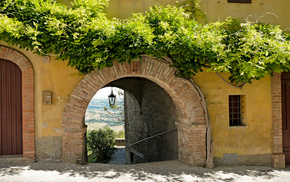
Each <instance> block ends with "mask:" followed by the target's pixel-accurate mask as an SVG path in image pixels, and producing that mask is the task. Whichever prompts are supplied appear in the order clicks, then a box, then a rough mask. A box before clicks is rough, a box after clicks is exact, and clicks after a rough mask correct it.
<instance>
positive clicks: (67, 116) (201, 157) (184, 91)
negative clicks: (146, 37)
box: [62, 56, 206, 165]
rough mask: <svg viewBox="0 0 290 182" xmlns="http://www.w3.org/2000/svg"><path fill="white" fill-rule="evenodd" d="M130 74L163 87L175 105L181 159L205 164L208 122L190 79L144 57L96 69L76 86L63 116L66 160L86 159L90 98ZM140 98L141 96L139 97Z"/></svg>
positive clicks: (163, 63) (167, 66)
mask: <svg viewBox="0 0 290 182" xmlns="http://www.w3.org/2000/svg"><path fill="white" fill-rule="evenodd" d="M127 77H137V78H145V79H147V80H150V81H151V82H154V83H155V84H157V85H158V86H159V87H161V88H162V89H163V90H164V91H165V92H166V93H167V94H168V95H169V96H170V98H171V99H172V102H173V104H174V106H175V109H176V110H175V112H176V117H177V121H176V122H175V125H176V127H177V130H178V141H177V145H178V146H177V148H178V159H179V160H180V161H183V162H186V163H190V164H199V165H202V164H204V163H205V161H206V124H205V123H206V122H205V114H204V110H203V107H202V105H201V99H200V97H199V95H198V92H197V90H196V89H195V87H193V85H192V84H191V82H189V81H188V80H186V79H182V78H178V77H176V76H175V69H174V68H170V67H169V65H168V64H167V63H166V62H163V61H160V60H156V59H155V58H152V57H148V56H143V57H142V60H140V61H139V60H136V61H132V62H131V63H124V64H118V63H114V66H113V67H111V68H104V69H102V70H94V71H93V72H91V73H90V74H88V75H86V76H85V77H84V78H83V80H82V81H81V82H80V83H79V85H78V86H77V87H76V88H75V90H74V91H73V93H72V94H71V97H70V98H69V100H68V102H67V106H66V108H65V111H64V115H63V123H62V124H63V129H64V134H63V161H64V162H83V161H84V160H85V155H84V151H85V150H84V149H85V142H84V136H85V131H86V128H85V125H84V121H83V117H84V114H85V111H86V108H87V105H88V104H89V102H90V100H91V98H92V97H93V96H94V94H95V93H96V92H97V91H98V90H99V89H100V88H102V87H104V86H106V85H107V84H109V83H111V82H113V81H115V80H118V79H121V78H127ZM137 100H138V99H137Z"/></svg>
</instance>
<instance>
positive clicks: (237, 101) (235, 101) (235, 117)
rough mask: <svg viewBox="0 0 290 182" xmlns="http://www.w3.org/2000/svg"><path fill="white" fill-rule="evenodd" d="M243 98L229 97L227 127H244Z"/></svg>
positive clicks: (241, 96) (239, 96)
mask: <svg viewBox="0 0 290 182" xmlns="http://www.w3.org/2000/svg"><path fill="white" fill-rule="evenodd" d="M244 115H245V96H244V95H229V125H230V126H245V125H246V123H245V117H244Z"/></svg>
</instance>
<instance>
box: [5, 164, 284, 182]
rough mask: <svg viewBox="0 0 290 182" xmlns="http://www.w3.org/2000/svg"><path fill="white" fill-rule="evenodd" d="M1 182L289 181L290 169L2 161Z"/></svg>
mask: <svg viewBox="0 0 290 182" xmlns="http://www.w3.org/2000/svg"><path fill="white" fill-rule="evenodd" d="M0 181H1V182H6V181H11V182H14V181H15V182H22V181H25V182H26V181H27V182H34V181H35V182H36V181H37V182H44V181H47V182H50V181H51V182H58V181H60V182H66V181H67V182H83V181H84V182H86V181H101V182H106V181H117V182H118V181H120V182H124V181H132V182H133V181H164V182H167V181H188V182H194V181H199V182H201V181H245V182H248V181H263V182H264V181H275V182H278V181H283V182H284V181H290V169H289V168H286V169H273V168H271V167H254V166H238V167H235V166H232V167H230V166H228V167H216V168H215V169H205V168H202V167H193V166H187V165H186V164H183V163H181V162H179V161H165V162H153V163H145V164H137V165H114V164H88V165H77V164H64V163H40V162H38V163H29V164H3V163H2V164H0Z"/></svg>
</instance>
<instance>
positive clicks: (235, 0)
mask: <svg viewBox="0 0 290 182" xmlns="http://www.w3.org/2000/svg"><path fill="white" fill-rule="evenodd" d="M228 3H252V0H228Z"/></svg>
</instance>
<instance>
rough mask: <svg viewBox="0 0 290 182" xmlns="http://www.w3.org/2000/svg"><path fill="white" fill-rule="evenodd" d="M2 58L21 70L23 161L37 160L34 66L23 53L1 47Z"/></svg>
mask: <svg viewBox="0 0 290 182" xmlns="http://www.w3.org/2000/svg"><path fill="white" fill-rule="evenodd" d="M0 58H1V59H4V60H7V61H11V62H13V63H15V64H16V65H17V66H19V68H20V69H21V72H22V113H23V114H22V117H23V118H22V130H23V159H24V160H35V129H34V123H35V122H34V81H33V80H34V79H33V77H34V76H33V74H34V71H33V67H32V64H31V63H30V61H29V60H28V59H27V58H26V57H25V56H24V55H23V54H22V53H20V52H18V51H16V50H14V49H12V48H8V47H5V46H1V45H0Z"/></svg>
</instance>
